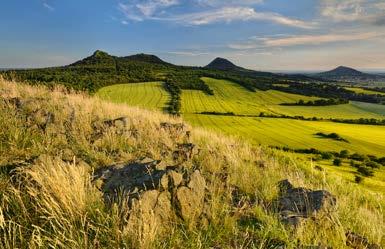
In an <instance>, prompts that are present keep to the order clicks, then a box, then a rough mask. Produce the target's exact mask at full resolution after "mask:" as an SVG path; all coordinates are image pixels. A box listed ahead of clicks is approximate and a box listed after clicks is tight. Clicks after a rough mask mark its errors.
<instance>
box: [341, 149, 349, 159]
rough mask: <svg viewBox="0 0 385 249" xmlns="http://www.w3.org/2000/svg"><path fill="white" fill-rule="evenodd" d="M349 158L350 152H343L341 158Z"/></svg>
mask: <svg viewBox="0 0 385 249" xmlns="http://www.w3.org/2000/svg"><path fill="white" fill-rule="evenodd" d="M348 156H349V151H347V150H341V152H340V157H341V158H347V157H348Z"/></svg>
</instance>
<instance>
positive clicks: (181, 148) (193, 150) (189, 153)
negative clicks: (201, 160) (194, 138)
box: [173, 143, 199, 162]
mask: <svg viewBox="0 0 385 249" xmlns="http://www.w3.org/2000/svg"><path fill="white" fill-rule="evenodd" d="M198 154H199V149H198V148H197V146H196V145H195V144H192V143H184V144H178V147H177V150H176V151H174V152H173V158H174V160H175V161H181V162H185V161H188V160H191V159H192V158H193V157H194V156H195V155H198Z"/></svg>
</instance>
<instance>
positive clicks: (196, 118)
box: [183, 114, 385, 156]
mask: <svg viewBox="0 0 385 249" xmlns="http://www.w3.org/2000/svg"><path fill="white" fill-rule="evenodd" d="M183 117H184V118H185V119H186V120H187V121H188V122H189V123H191V124H192V125H194V126H199V127H203V128H207V129H210V130H213V131H217V132H220V133H225V134H228V135H233V136H237V137H241V138H244V139H247V140H249V141H251V142H252V143H254V144H262V145H272V146H279V147H283V146H287V147H289V148H295V149H304V148H316V149H318V150H321V151H341V150H344V149H347V150H349V151H351V152H357V153H363V154H375V155H377V156H384V155H385V153H384V152H385V136H384V135H383V134H385V126H369V125H352V124H338V123H333V122H314V121H301V120H290V119H280V118H249V117H229V116H215V115H197V114H186V115H184V116H183ZM318 132H323V133H333V132H335V133H338V134H339V135H341V136H342V137H343V138H345V139H346V140H348V141H349V143H347V142H340V141H333V140H329V139H323V138H319V137H318V136H316V135H315V134H316V133H318Z"/></svg>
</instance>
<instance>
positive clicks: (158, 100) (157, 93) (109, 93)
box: [96, 82, 170, 111]
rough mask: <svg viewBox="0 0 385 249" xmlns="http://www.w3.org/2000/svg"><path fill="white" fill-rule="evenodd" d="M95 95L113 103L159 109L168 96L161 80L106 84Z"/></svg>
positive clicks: (163, 105)
mask: <svg viewBox="0 0 385 249" xmlns="http://www.w3.org/2000/svg"><path fill="white" fill-rule="evenodd" d="M96 96H98V97H100V98H102V99H105V100H108V101H111V102H114V103H126V104H128V105H130V106H138V107H142V108H147V109H151V110H160V111H163V110H164V108H165V107H166V105H167V102H168V100H169V97H170V95H169V93H168V92H167V91H166V90H164V88H163V85H162V82H147V83H132V84H119V85H112V86H107V87H104V88H102V89H100V90H99V91H98V92H97V93H96Z"/></svg>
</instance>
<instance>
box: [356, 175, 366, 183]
mask: <svg viewBox="0 0 385 249" xmlns="http://www.w3.org/2000/svg"><path fill="white" fill-rule="evenodd" d="M363 180H364V178H363V177H362V176H359V175H356V176H355V177H354V181H355V182H356V183H357V184H360V183H361V182H362V181H363Z"/></svg>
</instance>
